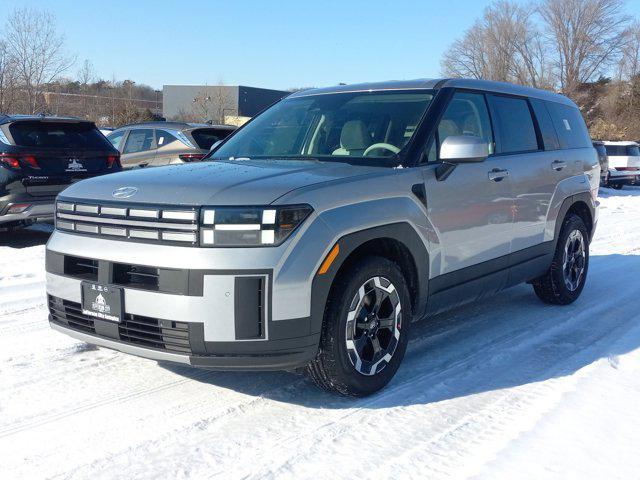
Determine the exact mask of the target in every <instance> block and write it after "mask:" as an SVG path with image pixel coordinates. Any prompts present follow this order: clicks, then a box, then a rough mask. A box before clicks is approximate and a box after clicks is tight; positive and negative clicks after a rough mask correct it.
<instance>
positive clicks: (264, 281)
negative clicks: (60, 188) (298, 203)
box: [46, 231, 320, 370]
mask: <svg viewBox="0 0 640 480" xmlns="http://www.w3.org/2000/svg"><path fill="white" fill-rule="evenodd" d="M316 233H317V232H316ZM311 234H314V232H311ZM125 247H126V248H125ZM286 248H287V246H286V245H283V246H282V247H278V248H255V249H252V250H251V252H250V253H251V254H249V253H248V252H247V250H246V249H202V248H192V247H178V246H166V245H151V244H140V243H135V242H124V241H114V240H106V239H100V238H93V237H88V236H83V235H75V234H67V233H64V232H60V231H56V232H54V234H53V235H52V237H51V238H50V240H49V243H48V245H47V254H46V270H47V273H46V282H47V293H48V295H49V312H50V316H49V320H50V323H51V326H52V327H53V328H54V329H56V330H58V331H63V332H65V333H67V334H69V335H71V336H73V337H75V338H79V339H82V340H84V341H87V342H89V343H93V344H96V345H102V346H106V347H109V348H113V349H115V350H119V351H123V352H127V353H133V354H135V355H139V356H142V357H147V358H152V359H156V360H166V361H175V362H178V363H185V364H190V365H194V366H200V367H206V368H213V369H225V370H289V369H294V368H297V367H301V366H304V365H305V364H306V363H308V361H309V360H311V359H313V358H314V357H315V355H316V353H317V349H318V345H319V340H320V328H319V325H320V322H318V321H312V316H311V309H310V290H311V280H312V279H313V276H314V275H313V272H314V271H315V268H316V267H315V265H313V264H312V263H308V262H304V261H302V262H301V261H297V260H296V261H293V260H292V262H293V265H294V266H297V267H298V268H301V267H302V266H304V268H305V270H307V269H308V270H311V274H309V273H304V272H300V271H298V270H295V269H290V268H283V266H282V265H285V266H286V265H288V263H287V262H288V261H289V259H287V261H284V263H283V261H282V258H281V257H282V255H283V251H282V250H285V249H286ZM308 251H309V249H308V248H307V249H305V250H304V252H305V253H308ZM290 257H291V254H290V253H289V258H290ZM318 258H320V255H318ZM150 265H153V267H149V266H150ZM134 267H135V268H140V267H142V268H146V269H149V268H150V269H151V270H138V271H139V272H142V273H145V274H146V275H148V276H149V277H148V278H151V280H150V281H145V282H141V281H140V279H139V278H137V277H136V274H135V272H133V270H134ZM283 270H284V271H283ZM293 270H295V271H293ZM294 274H295V275H294ZM301 277H302V278H303V279H302V280H301V279H300V278H301ZM304 278H309V282H308V283H306V282H305V281H304ZM83 281H90V282H94V283H99V284H102V285H110V286H115V287H117V288H121V289H122V296H123V299H124V309H123V318H122V322H121V323H120V324H118V323H117V322H110V321H107V320H99V319H94V318H93V317H85V316H84V315H83V314H82V309H81V302H82V298H81V297H82V294H81V290H82V288H81V284H82V282H83ZM292 283H293V285H292Z"/></svg>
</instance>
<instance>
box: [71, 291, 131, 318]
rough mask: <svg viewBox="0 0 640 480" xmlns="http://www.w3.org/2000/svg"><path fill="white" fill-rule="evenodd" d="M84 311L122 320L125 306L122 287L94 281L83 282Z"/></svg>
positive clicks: (96, 316)
mask: <svg viewBox="0 0 640 480" xmlns="http://www.w3.org/2000/svg"><path fill="white" fill-rule="evenodd" d="M81 288H82V313H83V314H84V315H88V316H90V317H94V318H99V319H101V320H108V321H110V322H118V323H119V322H121V321H122V312H123V310H124V308H123V305H124V303H123V298H124V297H123V295H122V288H118V287H112V286H111V285H102V284H99V283H94V282H82V283H81Z"/></svg>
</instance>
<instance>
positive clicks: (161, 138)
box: [153, 129, 189, 166]
mask: <svg viewBox="0 0 640 480" xmlns="http://www.w3.org/2000/svg"><path fill="white" fill-rule="evenodd" d="M155 134H156V146H157V150H156V156H155V159H154V161H153V165H154V166H162V165H169V164H170V163H178V162H179V161H180V157H179V155H180V154H183V153H185V152H187V151H189V147H187V146H186V145H185V144H184V143H182V142H181V141H179V140H178V139H177V138H176V135H175V134H173V133H171V132H169V131H167V130H163V129H156V131H155Z"/></svg>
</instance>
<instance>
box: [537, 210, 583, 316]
mask: <svg viewBox="0 0 640 480" xmlns="http://www.w3.org/2000/svg"><path fill="white" fill-rule="evenodd" d="M588 270H589V234H588V232H587V227H586V226H585V224H584V222H583V221H582V219H581V218H580V217H579V216H578V215H575V214H570V215H568V216H567V217H566V218H565V219H564V222H563V224H562V228H561V229H560V236H559V238H558V243H557V245H556V251H555V253H554V255H553V262H552V263H551V267H550V268H549V270H548V271H547V273H546V274H544V275H543V276H541V277H538V278H536V279H535V280H534V281H533V282H532V283H533V290H534V291H535V293H536V295H537V296H538V298H540V300H542V301H543V302H545V303H550V304H554V305H568V304H570V303H573V302H575V301H576V300H577V299H578V297H579V296H580V294H581V293H582V289H583V288H584V284H585V281H586V279H587V272H588Z"/></svg>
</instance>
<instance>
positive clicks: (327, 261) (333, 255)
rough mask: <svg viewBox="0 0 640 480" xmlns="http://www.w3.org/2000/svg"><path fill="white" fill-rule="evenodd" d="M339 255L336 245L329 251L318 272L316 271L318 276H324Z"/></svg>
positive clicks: (337, 245) (338, 246)
mask: <svg viewBox="0 0 640 480" xmlns="http://www.w3.org/2000/svg"><path fill="white" fill-rule="evenodd" d="M339 253H340V245H339V244H337V243H336V245H335V246H334V247H333V248H332V249H331V251H330V252H329V255H327V258H325V259H324V262H322V265H320V270H318V275H324V274H325V273H327V271H328V270H329V267H331V264H332V263H333V261H334V260H335V259H336V257H337V256H338V254H339Z"/></svg>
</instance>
